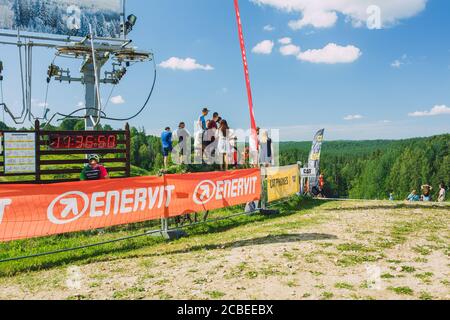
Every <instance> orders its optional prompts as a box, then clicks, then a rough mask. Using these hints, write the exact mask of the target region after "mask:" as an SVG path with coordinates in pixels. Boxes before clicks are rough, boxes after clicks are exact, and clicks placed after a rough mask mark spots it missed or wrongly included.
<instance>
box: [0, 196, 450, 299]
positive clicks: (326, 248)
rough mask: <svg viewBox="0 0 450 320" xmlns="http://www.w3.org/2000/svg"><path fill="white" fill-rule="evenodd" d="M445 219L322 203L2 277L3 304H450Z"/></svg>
mask: <svg viewBox="0 0 450 320" xmlns="http://www.w3.org/2000/svg"><path fill="white" fill-rule="evenodd" d="M448 215H449V207H448V206H443V207H431V206H414V207H409V206H394V205H393V204H390V203H389V204H388V203H383V202H374V203H362V202H350V203H343V202H335V203H324V204H323V205H321V206H319V207H317V208H316V209H314V211H311V212H310V213H308V214H306V215H305V214H302V213H301V212H300V213H298V214H295V215H291V216H287V217H285V216H283V217H280V218H279V219H273V220H270V221H265V222H261V223H256V224H254V225H246V226H242V227H237V228H235V229H232V230H228V231H226V232H223V233H218V234H216V235H209V237H208V238H206V239H202V238H201V237H193V238H192V239H191V241H188V240H185V241H181V242H176V243H173V244H165V245H162V246H156V247H155V248H149V249H148V250H140V251H138V252H136V254H135V256H136V257H134V258H127V259H122V260H115V261H114V260H113V261H108V262H97V263H90V264H87V265H81V266H68V267H64V268H61V267H60V268H57V269H51V270H46V271H41V272H33V273H29V274H22V275H18V276H15V277H12V278H8V279H4V280H2V282H1V283H0V284H1V287H0V288H1V289H0V298H1V299H271V300H273V299H449V298H450V291H449V284H450V282H449V252H450V251H449V217H448ZM306 221H309V222H310V223H304V222H306Z"/></svg>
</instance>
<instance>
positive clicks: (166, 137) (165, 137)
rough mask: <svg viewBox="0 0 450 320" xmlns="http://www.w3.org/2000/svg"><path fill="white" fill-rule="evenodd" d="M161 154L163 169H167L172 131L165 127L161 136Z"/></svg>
mask: <svg viewBox="0 0 450 320" xmlns="http://www.w3.org/2000/svg"><path fill="white" fill-rule="evenodd" d="M161 142H162V152H163V156H164V168H165V169H167V166H168V163H169V154H170V153H171V152H172V149H173V147H172V131H170V128H169V127H167V128H166V129H165V130H164V132H163V133H162V134H161Z"/></svg>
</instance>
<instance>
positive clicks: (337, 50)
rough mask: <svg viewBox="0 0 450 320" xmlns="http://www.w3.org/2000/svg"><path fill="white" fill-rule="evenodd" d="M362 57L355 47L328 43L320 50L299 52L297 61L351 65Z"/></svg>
mask: <svg viewBox="0 0 450 320" xmlns="http://www.w3.org/2000/svg"><path fill="white" fill-rule="evenodd" d="M361 55H362V53H361V50H360V49H359V48H357V47H355V46H352V45H348V46H345V47H343V46H339V45H337V44H335V43H329V44H327V45H326V46H325V47H324V48H322V49H313V50H307V51H304V52H300V53H299V54H298V56H297V59H299V60H302V61H307V62H311V63H326V64H336V63H352V62H355V61H356V60H358V59H359V57H360V56H361Z"/></svg>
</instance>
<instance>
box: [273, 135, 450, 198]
mask: <svg viewBox="0 0 450 320" xmlns="http://www.w3.org/2000/svg"><path fill="white" fill-rule="evenodd" d="M310 148H311V142H285V143H281V146H280V163H281V164H282V165H285V164H292V163H295V162H296V161H297V160H298V161H302V162H303V163H306V161H307V159H308V155H309V151H310ZM449 149H450V134H446V135H439V136H434V137H428V138H415V139H408V140H397V141H391V140H374V141H331V142H325V143H324V145H323V149H322V157H321V159H322V160H321V171H322V173H323V174H324V176H325V181H326V187H325V189H326V190H325V192H326V195H327V196H328V197H340V198H347V197H348V198H352V199H387V198H389V193H390V192H393V194H394V196H395V199H396V200H403V199H405V198H406V197H407V195H408V194H409V193H410V192H411V191H412V190H413V189H415V190H417V191H419V190H420V187H421V185H423V184H430V185H432V186H433V193H434V194H436V193H437V191H438V187H439V184H440V183H441V182H444V183H445V184H446V185H447V186H448V185H449V182H450V155H449Z"/></svg>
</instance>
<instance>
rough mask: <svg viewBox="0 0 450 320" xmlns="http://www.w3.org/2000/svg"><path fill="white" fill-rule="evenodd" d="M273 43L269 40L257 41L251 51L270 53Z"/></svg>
mask: <svg viewBox="0 0 450 320" xmlns="http://www.w3.org/2000/svg"><path fill="white" fill-rule="evenodd" d="M274 45H275V44H274V43H273V41H271V40H264V41H261V42H260V43H258V44H257V45H256V46H255V47H254V48H253V49H252V52H253V53H256V54H271V53H272V50H273V46H274Z"/></svg>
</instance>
